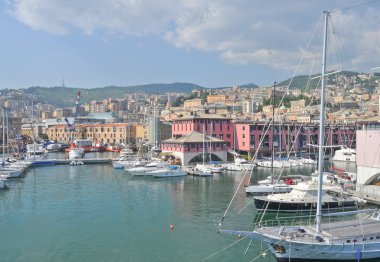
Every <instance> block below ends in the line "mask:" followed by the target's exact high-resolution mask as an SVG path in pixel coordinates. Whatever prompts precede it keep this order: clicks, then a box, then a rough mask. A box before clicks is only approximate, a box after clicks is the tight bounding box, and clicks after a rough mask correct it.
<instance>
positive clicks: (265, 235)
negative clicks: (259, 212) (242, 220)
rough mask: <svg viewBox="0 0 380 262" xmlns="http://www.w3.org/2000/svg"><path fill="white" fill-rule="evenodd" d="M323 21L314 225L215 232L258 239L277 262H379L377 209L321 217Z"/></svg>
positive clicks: (276, 223) (273, 224)
mask: <svg viewBox="0 0 380 262" xmlns="http://www.w3.org/2000/svg"><path fill="white" fill-rule="evenodd" d="M324 18H325V19H324V22H325V27H324V41H323V58H322V59H323V60H322V75H321V77H322V78H321V80H322V81H321V83H322V91H321V105H320V106H321V110H320V125H319V158H318V169H319V171H318V172H319V176H318V197H317V198H318V201H317V212H316V214H315V219H316V220H315V223H314V222H310V220H308V221H307V222H305V223H303V224H302V223H296V224H294V223H295V222H300V221H295V220H296V218H292V222H290V221H288V222H290V223H286V221H281V220H279V219H277V220H275V221H264V222H263V221H262V222H261V223H258V224H256V225H255V227H254V230H252V231H237V230H224V229H219V232H221V233H228V234H236V235H239V236H247V237H249V238H252V239H257V240H261V241H262V243H263V244H265V245H266V247H267V248H268V250H269V251H270V252H271V253H272V254H273V255H274V256H275V257H276V260H277V261H280V262H285V261H370V260H371V261H380V212H379V210H378V209H377V210H374V209H369V210H360V211H348V212H338V213H332V214H322V204H323V203H322V179H323V145H324V117H325V115H324V112H325V108H324V107H325V87H326V83H325V75H326V43H327V24H328V20H329V12H327V11H325V12H324ZM224 217H225V216H224ZM224 217H223V218H224ZM325 219H326V221H325ZM222 222H223V219H222V221H221V223H222ZM221 223H220V225H221Z"/></svg>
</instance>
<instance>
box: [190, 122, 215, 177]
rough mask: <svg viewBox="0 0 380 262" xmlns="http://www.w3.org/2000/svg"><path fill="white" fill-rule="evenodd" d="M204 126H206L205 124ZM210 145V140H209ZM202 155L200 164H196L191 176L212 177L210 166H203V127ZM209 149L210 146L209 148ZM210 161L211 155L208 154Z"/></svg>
mask: <svg viewBox="0 0 380 262" xmlns="http://www.w3.org/2000/svg"><path fill="white" fill-rule="evenodd" d="M205 125H206V124H205ZM210 144H211V140H210ZM202 147H203V153H202V160H203V161H202V164H196V165H195V167H194V168H193V170H192V174H193V176H204V177H207V176H212V175H213V172H212V167H211V166H210V165H206V164H205V158H206V134H205V128H204V126H203V146H202ZM210 147H211V146H210ZM210 159H211V153H210Z"/></svg>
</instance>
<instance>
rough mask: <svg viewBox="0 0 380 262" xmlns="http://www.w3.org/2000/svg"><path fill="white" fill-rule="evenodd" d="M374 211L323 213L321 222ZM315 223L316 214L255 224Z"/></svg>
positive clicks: (336, 220)
mask: <svg viewBox="0 0 380 262" xmlns="http://www.w3.org/2000/svg"><path fill="white" fill-rule="evenodd" d="M370 212H373V210H372V209H369V210H363V211H347V212H336V213H328V214H323V215H322V218H321V222H322V224H323V223H333V222H343V221H346V220H347V219H350V220H352V219H353V217H356V218H357V219H361V218H363V217H364V216H365V215H366V213H367V214H368V213H370ZM314 224H315V215H314V214H312V215H310V216H294V217H276V218H275V219H270V220H262V221H260V222H257V223H255V224H254V228H256V227H282V226H284V227H286V226H310V225H314Z"/></svg>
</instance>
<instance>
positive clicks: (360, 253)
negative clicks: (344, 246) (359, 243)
mask: <svg viewBox="0 0 380 262" xmlns="http://www.w3.org/2000/svg"><path fill="white" fill-rule="evenodd" d="M355 258H356V259H357V260H358V262H359V261H360V260H361V258H362V251H361V250H360V249H356V251H355Z"/></svg>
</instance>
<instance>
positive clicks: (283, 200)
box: [254, 178, 357, 212]
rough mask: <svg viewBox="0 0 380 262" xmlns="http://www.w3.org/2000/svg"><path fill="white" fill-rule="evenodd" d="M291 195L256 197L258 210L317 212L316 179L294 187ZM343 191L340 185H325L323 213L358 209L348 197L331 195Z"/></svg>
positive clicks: (355, 203)
mask: <svg viewBox="0 0 380 262" xmlns="http://www.w3.org/2000/svg"><path fill="white" fill-rule="evenodd" d="M292 188H293V189H292V190H291V191H290V192H289V193H283V194H273V195H268V196H257V197H254V203H255V206H256V209H257V210H259V211H264V210H266V211H267V212H301V211H315V210H316V208H317V205H316V203H317V195H318V183H317V180H316V179H315V178H314V179H312V180H311V181H308V182H301V183H298V184H297V185H294V186H292ZM330 190H334V191H337V190H341V187H339V185H325V186H324V190H323V191H322V192H323V193H322V202H323V205H322V210H323V211H344V210H350V209H351V210H352V209H356V208H357V201H355V200H354V199H353V198H350V197H346V196H338V195H336V194H333V193H329V191H330Z"/></svg>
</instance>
